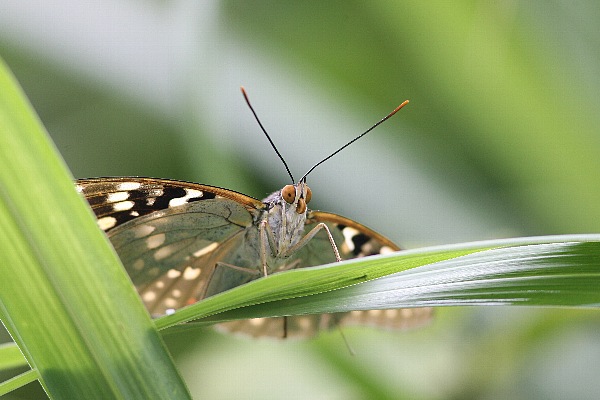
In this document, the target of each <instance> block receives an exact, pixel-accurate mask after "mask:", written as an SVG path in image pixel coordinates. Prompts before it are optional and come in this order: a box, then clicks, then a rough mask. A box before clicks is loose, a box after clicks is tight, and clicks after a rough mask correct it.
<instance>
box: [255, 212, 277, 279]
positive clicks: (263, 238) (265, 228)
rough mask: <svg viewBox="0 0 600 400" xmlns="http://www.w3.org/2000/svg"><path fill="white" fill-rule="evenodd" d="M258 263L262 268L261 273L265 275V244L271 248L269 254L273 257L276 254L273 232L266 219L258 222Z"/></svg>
mask: <svg viewBox="0 0 600 400" xmlns="http://www.w3.org/2000/svg"><path fill="white" fill-rule="evenodd" d="M259 230H260V263H261V265H262V268H263V275H264V276H267V275H268V273H267V246H268V247H269V248H270V249H273V250H271V255H272V256H273V257H275V256H276V254H275V250H274V249H276V245H275V234H274V233H273V230H272V229H271V226H270V225H269V224H268V222H267V220H266V219H265V220H263V221H261V223H260V227H259Z"/></svg>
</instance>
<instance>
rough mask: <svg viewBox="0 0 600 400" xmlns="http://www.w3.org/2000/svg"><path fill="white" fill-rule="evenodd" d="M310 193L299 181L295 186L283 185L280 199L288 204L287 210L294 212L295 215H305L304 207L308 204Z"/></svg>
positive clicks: (304, 183) (303, 183) (305, 185)
mask: <svg viewBox="0 0 600 400" xmlns="http://www.w3.org/2000/svg"><path fill="white" fill-rule="evenodd" d="M311 197H312V191H311V190H310V188H309V187H308V185H307V184H306V182H304V181H301V182H300V183H297V184H295V185H285V186H284V187H283V189H281V199H282V200H283V201H284V202H285V203H287V204H288V206H289V208H290V209H292V210H295V212H296V214H304V213H306V205H307V204H308V203H309V202H310V199H311Z"/></svg>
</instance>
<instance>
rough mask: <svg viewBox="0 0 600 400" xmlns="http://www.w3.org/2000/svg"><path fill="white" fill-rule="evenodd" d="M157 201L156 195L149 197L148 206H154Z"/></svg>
mask: <svg viewBox="0 0 600 400" xmlns="http://www.w3.org/2000/svg"><path fill="white" fill-rule="evenodd" d="M155 202H156V197H148V198H147V199H146V205H148V206H153V205H154V203H155Z"/></svg>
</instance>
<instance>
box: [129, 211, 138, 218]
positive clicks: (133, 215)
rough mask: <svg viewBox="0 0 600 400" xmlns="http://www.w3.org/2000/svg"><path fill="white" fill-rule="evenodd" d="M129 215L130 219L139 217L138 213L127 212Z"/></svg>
mask: <svg viewBox="0 0 600 400" xmlns="http://www.w3.org/2000/svg"><path fill="white" fill-rule="evenodd" d="M129 215H131V216H132V217H139V216H140V213H139V212H137V211H130V212H129Z"/></svg>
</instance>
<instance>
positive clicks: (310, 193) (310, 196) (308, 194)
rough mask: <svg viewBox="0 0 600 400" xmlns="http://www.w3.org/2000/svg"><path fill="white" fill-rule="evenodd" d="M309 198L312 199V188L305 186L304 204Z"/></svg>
mask: <svg viewBox="0 0 600 400" xmlns="http://www.w3.org/2000/svg"><path fill="white" fill-rule="evenodd" d="M310 199H312V190H310V188H309V187H308V186H307V187H306V195H305V196H304V201H306V204H308V203H310Z"/></svg>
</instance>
